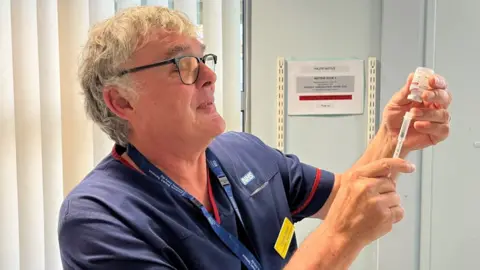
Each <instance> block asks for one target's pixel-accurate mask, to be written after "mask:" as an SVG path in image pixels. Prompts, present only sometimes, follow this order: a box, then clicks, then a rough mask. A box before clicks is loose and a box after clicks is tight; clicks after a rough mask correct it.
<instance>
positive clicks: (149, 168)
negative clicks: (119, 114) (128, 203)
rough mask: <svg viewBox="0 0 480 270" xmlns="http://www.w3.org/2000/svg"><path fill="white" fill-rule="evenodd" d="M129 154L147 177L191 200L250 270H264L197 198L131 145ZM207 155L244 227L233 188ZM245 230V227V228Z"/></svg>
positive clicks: (208, 153)
mask: <svg viewBox="0 0 480 270" xmlns="http://www.w3.org/2000/svg"><path fill="white" fill-rule="evenodd" d="M127 153H128V155H129V157H130V158H131V159H132V160H133V162H134V163H135V164H136V165H137V166H138V167H139V168H140V169H141V170H142V171H143V172H144V173H145V174H147V175H149V176H151V177H154V178H155V179H157V180H159V181H160V183H162V184H163V185H164V186H165V187H168V188H169V189H170V190H171V191H173V192H174V193H176V194H178V195H180V196H182V197H183V198H185V199H187V200H189V201H190V202H191V203H193V205H195V206H196V207H197V208H198V209H199V210H200V211H201V212H202V214H203V215H204V217H205V218H206V219H207V220H208V223H209V224H210V226H211V227H212V229H213V231H214V232H215V233H216V234H217V236H218V237H219V238H220V240H222V242H223V243H224V244H225V245H226V246H227V247H228V248H229V249H230V250H231V251H232V252H233V254H235V256H237V258H239V259H240V261H241V262H242V263H243V264H244V265H245V266H246V267H247V268H248V269H250V270H260V269H262V268H261V266H260V263H259V262H258V261H257V259H256V258H255V256H253V254H252V253H251V252H250V251H249V250H248V249H247V248H246V247H245V246H244V245H243V244H242V243H241V242H240V241H239V240H238V239H237V238H236V237H235V236H233V235H232V234H230V233H229V232H228V231H226V230H225V229H224V228H222V226H220V224H218V223H217V221H216V220H215V219H214V218H213V217H212V215H210V213H209V212H208V211H207V209H206V208H205V206H203V205H202V203H200V202H199V201H198V200H197V199H196V198H195V197H193V196H192V195H190V194H189V193H188V192H186V191H185V190H184V189H183V188H181V187H180V186H179V185H177V184H176V183H175V182H173V181H172V180H171V179H170V178H169V177H168V176H167V175H165V174H164V173H163V172H162V171H161V170H160V169H158V168H157V167H155V166H154V165H153V164H152V163H150V161H148V160H147V158H145V156H144V155H142V153H140V152H139V151H138V150H137V149H136V148H135V147H134V146H133V145H131V144H129V145H128V147H127ZM206 154H207V163H208V166H209V167H210V169H211V170H212V171H213V173H214V174H215V175H216V176H217V179H218V180H219V181H220V184H221V185H222V187H223V189H224V190H225V193H226V194H227V196H228V199H229V200H230V203H231V204H232V207H233V209H234V210H235V213H236V214H237V216H238V218H239V220H240V222H241V223H242V226H244V223H243V220H242V217H241V215H240V211H239V210H238V206H237V203H236V202H235V199H234V197H233V193H232V187H231V185H230V182H229V181H228V179H227V177H226V176H225V173H224V172H223V170H222V168H221V167H220V164H219V162H218V160H217V159H216V158H215V156H214V155H213V153H211V152H210V151H209V150H207V152H206ZM244 228H245V226H244Z"/></svg>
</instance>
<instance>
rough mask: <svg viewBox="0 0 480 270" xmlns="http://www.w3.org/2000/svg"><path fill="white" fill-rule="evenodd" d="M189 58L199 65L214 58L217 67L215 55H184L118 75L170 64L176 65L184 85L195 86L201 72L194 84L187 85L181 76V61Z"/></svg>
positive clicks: (121, 74) (121, 73) (128, 70)
mask: <svg viewBox="0 0 480 270" xmlns="http://www.w3.org/2000/svg"><path fill="white" fill-rule="evenodd" d="M187 57H188V58H195V59H197V63H198V64H200V62H202V63H204V64H205V61H206V60H209V59H211V58H209V57H212V58H213V64H214V65H215V66H216V65H217V55H215V54H213V53H209V54H205V55H204V56H203V57H197V56H192V55H184V56H179V57H175V58H171V59H167V60H164V61H160V62H156V63H153V64H148V65H144V66H139V67H134V68H130V69H126V70H123V71H121V72H120V73H119V74H118V76H119V77H121V76H123V75H125V74H128V73H134V72H138V71H141V70H145V69H149V68H154V67H159V66H164V65H168V64H175V66H177V72H178V76H179V77H180V80H182V83H184V84H187V85H190V84H194V83H195V82H196V81H197V79H198V74H199V73H200V71H199V72H197V76H196V77H195V79H194V80H193V82H192V83H185V81H183V78H182V75H181V74H180V61H181V60H182V59H183V58H187ZM214 71H215V70H214Z"/></svg>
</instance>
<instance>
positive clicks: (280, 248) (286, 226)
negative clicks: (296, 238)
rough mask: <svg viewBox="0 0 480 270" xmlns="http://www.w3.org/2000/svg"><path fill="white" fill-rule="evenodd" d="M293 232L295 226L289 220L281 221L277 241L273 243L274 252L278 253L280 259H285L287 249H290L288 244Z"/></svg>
mask: <svg viewBox="0 0 480 270" xmlns="http://www.w3.org/2000/svg"><path fill="white" fill-rule="evenodd" d="M294 232H295V226H294V225H293V223H292V222H291V221H290V219H288V218H285V219H284V220H283V224H282V228H281V229H280V233H279V234H278V238H277V241H276V242H275V247H274V248H275V250H276V251H277V252H278V254H279V255H280V257H282V259H285V256H287V251H288V248H289V247H290V242H292V237H293V233H294Z"/></svg>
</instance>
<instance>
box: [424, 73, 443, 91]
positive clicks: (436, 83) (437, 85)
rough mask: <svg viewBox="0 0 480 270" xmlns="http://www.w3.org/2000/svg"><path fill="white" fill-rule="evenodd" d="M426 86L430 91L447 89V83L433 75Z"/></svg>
mask: <svg viewBox="0 0 480 270" xmlns="http://www.w3.org/2000/svg"><path fill="white" fill-rule="evenodd" d="M428 85H429V86H430V88H431V89H447V87H448V83H447V81H446V80H445V78H444V77H443V76H441V75H438V74H435V75H432V76H430V78H429V79H428Z"/></svg>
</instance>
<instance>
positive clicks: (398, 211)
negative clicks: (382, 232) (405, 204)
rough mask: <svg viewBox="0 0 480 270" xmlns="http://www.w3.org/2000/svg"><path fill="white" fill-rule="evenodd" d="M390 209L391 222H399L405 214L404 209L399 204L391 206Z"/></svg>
mask: <svg viewBox="0 0 480 270" xmlns="http://www.w3.org/2000/svg"><path fill="white" fill-rule="evenodd" d="M390 211H391V212H392V223H398V222H400V221H401V220H402V219H403V217H404V216H405V210H403V208H402V207H401V206H400V205H397V206H394V207H391V208H390Z"/></svg>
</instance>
